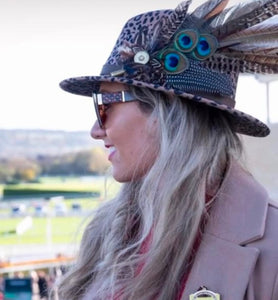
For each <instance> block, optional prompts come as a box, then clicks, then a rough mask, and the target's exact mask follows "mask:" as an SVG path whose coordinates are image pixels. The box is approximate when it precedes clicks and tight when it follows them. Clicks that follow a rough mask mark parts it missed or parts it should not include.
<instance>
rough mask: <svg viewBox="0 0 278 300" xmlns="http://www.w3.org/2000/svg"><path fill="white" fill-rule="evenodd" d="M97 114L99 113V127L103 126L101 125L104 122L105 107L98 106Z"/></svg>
mask: <svg viewBox="0 0 278 300" xmlns="http://www.w3.org/2000/svg"><path fill="white" fill-rule="evenodd" d="M98 113H99V118H100V121H101V126H103V124H104V122H105V120H106V113H105V105H103V104H99V105H98Z"/></svg>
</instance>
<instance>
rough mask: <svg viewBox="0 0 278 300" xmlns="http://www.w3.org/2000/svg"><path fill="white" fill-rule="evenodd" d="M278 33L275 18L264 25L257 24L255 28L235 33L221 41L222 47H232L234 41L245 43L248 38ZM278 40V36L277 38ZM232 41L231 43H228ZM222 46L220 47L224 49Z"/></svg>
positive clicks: (277, 19)
mask: <svg viewBox="0 0 278 300" xmlns="http://www.w3.org/2000/svg"><path fill="white" fill-rule="evenodd" d="M277 31H278V18H277V16H274V17H272V18H270V19H268V20H266V21H264V22H262V23H259V24H256V25H255V26H252V27H249V28H247V29H245V30H242V31H240V32H237V33H234V34H232V35H229V36H228V37H227V38H224V39H222V40H221V45H222V44H225V42H226V46H227V45H229V44H230V45H232V44H233V43H234V42H233V41H238V42H239V41H241V40H242V41H244V40H246V39H248V38H252V37H255V36H256V35H262V34H266V35H267V34H271V33H273V34H274V33H275V32H277ZM276 37H277V38H278V36H276ZM228 41H230V43H227V42H228ZM221 45H220V47H222V46H221Z"/></svg>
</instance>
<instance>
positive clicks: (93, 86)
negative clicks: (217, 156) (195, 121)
mask: <svg viewBox="0 0 278 300" xmlns="http://www.w3.org/2000/svg"><path fill="white" fill-rule="evenodd" d="M101 82H118V83H122V84H127V85H134V86H138V87H147V88H150V89H152V90H156V91H162V92H165V93H168V94H172V95H178V96H180V97H183V98H185V99H188V100H192V101H195V102H198V103H203V104H205V105H208V106H211V107H214V108H217V109H220V110H222V111H225V112H227V113H228V114H229V115H230V120H231V122H232V125H233V128H234V130H235V131H236V132H237V133H240V134H245V135H250V136H254V137H265V136H267V135H268V134H269V133H270V129H269V128H268V126H267V125H266V124H264V123H263V122H261V121H260V120H258V119H256V118H254V117H252V116H250V115H248V114H246V113H244V112H241V111H239V110H237V109H234V108H233V107H229V106H227V105H225V104H219V103H217V102H216V101H214V100H211V99H208V98H205V97H200V96H196V95H192V94H189V93H185V92H184V91H181V90H178V89H166V88H165V87H163V86H161V85H156V84H150V83H146V82H141V81H136V80H134V79H128V78H125V77H112V76H108V75H102V76H82V77H74V78H69V79H65V80H63V81H62V82H61V83H60V87H61V88H62V89H63V90H65V91H67V92H69V93H72V94H76V95H81V96H88V97H91V96H92V94H93V93H94V92H97V91H98V87H99V85H100V83H101Z"/></svg>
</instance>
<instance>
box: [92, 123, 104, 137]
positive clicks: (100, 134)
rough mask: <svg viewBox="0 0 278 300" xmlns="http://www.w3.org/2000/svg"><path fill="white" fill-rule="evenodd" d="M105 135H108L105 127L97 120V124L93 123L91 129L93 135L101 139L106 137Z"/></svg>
mask: <svg viewBox="0 0 278 300" xmlns="http://www.w3.org/2000/svg"><path fill="white" fill-rule="evenodd" d="M105 135H106V133H105V129H103V128H101V127H100V126H99V123H98V121H95V124H94V125H93V127H92V129H91V137H92V138H93V139H96V140H99V139H102V138H104V137H105Z"/></svg>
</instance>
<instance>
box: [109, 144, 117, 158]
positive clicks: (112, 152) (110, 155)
mask: <svg viewBox="0 0 278 300" xmlns="http://www.w3.org/2000/svg"><path fill="white" fill-rule="evenodd" d="M115 153H116V148H115V147H113V146H111V147H109V155H108V160H110V161H111V159H112V157H113V156H114V154H115Z"/></svg>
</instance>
